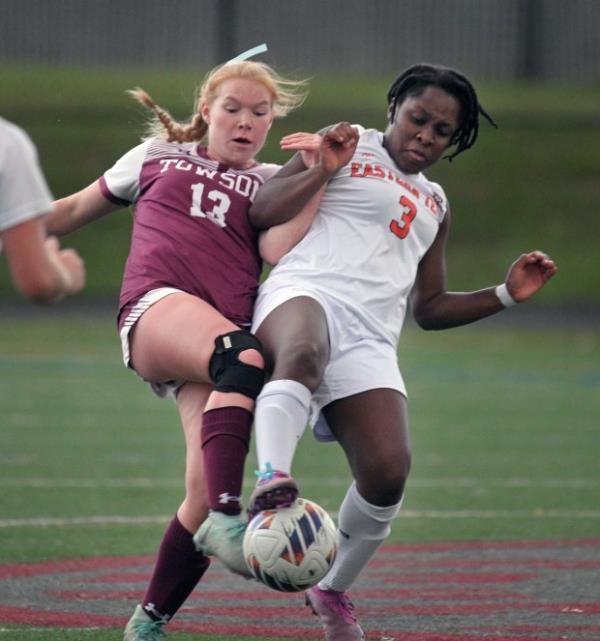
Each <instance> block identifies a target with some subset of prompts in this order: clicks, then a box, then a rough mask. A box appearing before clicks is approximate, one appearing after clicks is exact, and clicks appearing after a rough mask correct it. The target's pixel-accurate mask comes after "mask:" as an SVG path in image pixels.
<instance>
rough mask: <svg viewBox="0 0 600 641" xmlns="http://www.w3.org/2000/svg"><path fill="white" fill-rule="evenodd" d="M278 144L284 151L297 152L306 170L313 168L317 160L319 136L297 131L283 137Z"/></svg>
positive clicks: (319, 144)
mask: <svg viewBox="0 0 600 641" xmlns="http://www.w3.org/2000/svg"><path fill="white" fill-rule="evenodd" d="M279 144H280V146H281V149H283V150H284V151H298V152H299V153H300V155H301V156H302V160H303V162H304V164H305V165H306V167H308V168H310V167H313V166H314V165H315V164H316V163H317V161H318V160H319V149H320V148H321V136H320V135H319V134H309V133H306V132H304V131H298V132H296V133H294V134H288V135H287V136H284V137H283V138H282V139H281V141H280V143H279Z"/></svg>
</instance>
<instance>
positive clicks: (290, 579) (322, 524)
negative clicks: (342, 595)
mask: <svg viewBox="0 0 600 641" xmlns="http://www.w3.org/2000/svg"><path fill="white" fill-rule="evenodd" d="M336 553H337V531H336V526H335V523H334V522H333V520H332V519H331V517H330V516H329V514H327V512H326V511H325V510H324V509H323V508H322V507H321V506H320V505H317V504H316V503H313V502H312V501H309V500H307V499H303V498H298V499H296V500H295V501H294V503H292V505H290V506H289V507H284V508H279V509H276V510H265V511H263V512H259V513H258V514H257V515H256V516H255V517H254V518H253V519H252V520H251V521H250V523H249V524H248V528H247V529H246V534H245V535H244V558H245V559H246V563H247V564H248V567H249V569H250V571H251V572H252V574H253V575H254V577H255V578H256V579H258V580H259V581H261V582H262V583H264V584H265V585H266V586H267V587H269V588H272V589H273V590H279V591H280V592H301V591H302V590H308V588H310V587H312V586H313V585H316V584H317V583H318V582H319V581H320V580H321V579H322V578H323V577H324V576H325V575H326V574H327V572H328V571H329V568H330V567H331V564H332V563H333V561H334V559H335V555H336Z"/></svg>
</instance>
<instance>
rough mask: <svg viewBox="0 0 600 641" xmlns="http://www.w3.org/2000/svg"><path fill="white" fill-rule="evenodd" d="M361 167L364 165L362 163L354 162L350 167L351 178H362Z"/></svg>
mask: <svg viewBox="0 0 600 641" xmlns="http://www.w3.org/2000/svg"><path fill="white" fill-rule="evenodd" d="M361 165H362V163H360V162H353V163H352V164H351V165H350V176H352V178H362V173H361Z"/></svg>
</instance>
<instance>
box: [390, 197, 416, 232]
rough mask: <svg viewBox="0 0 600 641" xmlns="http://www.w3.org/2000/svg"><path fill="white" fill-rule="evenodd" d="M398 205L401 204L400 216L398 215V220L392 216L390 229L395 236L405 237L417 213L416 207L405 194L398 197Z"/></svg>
mask: <svg viewBox="0 0 600 641" xmlns="http://www.w3.org/2000/svg"><path fill="white" fill-rule="evenodd" d="M400 205H402V208H403V211H402V216H400V222H398V221H397V220H396V219H395V218H392V222H391V223H390V231H391V232H392V234H394V235H395V236H398V238H406V237H407V236H408V232H409V231H410V225H411V223H412V221H413V220H414V219H415V216H416V215H417V207H416V205H415V204H414V203H413V201H412V200H410V199H409V198H407V197H406V196H402V197H401V198H400Z"/></svg>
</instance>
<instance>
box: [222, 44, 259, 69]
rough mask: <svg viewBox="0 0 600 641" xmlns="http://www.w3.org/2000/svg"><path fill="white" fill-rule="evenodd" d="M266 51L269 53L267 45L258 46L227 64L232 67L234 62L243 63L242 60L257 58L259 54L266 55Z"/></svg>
mask: <svg viewBox="0 0 600 641" xmlns="http://www.w3.org/2000/svg"><path fill="white" fill-rule="evenodd" d="M265 51H267V45H266V44H265V43H264V42H263V43H262V44H260V45H256V47H252V49H248V50H247V51H244V52H243V53H240V54H239V55H237V56H236V57H235V58H232V59H231V60H228V61H227V62H226V63H225V64H226V65H230V64H231V63H232V62H241V61H242V60H248V58H252V57H253V56H257V55H258V54H259V53H264V52H265Z"/></svg>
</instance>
